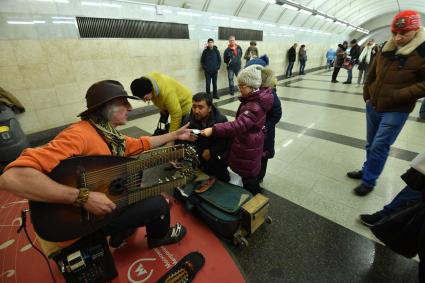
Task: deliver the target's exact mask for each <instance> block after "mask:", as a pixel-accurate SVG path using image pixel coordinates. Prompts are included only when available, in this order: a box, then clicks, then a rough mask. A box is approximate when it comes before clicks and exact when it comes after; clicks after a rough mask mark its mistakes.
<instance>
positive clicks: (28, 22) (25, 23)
mask: <svg viewBox="0 0 425 283" xmlns="http://www.w3.org/2000/svg"><path fill="white" fill-rule="evenodd" d="M7 23H8V24H9V25H33V24H34V22H33V21H7Z"/></svg>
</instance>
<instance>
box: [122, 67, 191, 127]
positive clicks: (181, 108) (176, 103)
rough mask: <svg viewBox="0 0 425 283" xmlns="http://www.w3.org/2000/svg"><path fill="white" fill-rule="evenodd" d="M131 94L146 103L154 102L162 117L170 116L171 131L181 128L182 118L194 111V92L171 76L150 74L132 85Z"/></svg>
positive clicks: (156, 73)
mask: <svg viewBox="0 0 425 283" xmlns="http://www.w3.org/2000/svg"><path fill="white" fill-rule="evenodd" d="M130 88H131V92H132V93H133V95H135V96H138V97H140V98H141V99H143V100H144V101H145V102H146V101H152V102H153V104H155V105H156V107H158V108H159V110H160V111H161V116H162V115H166V114H167V113H168V114H169V115H170V120H171V121H170V129H169V132H173V131H175V130H177V129H178V128H180V124H181V121H182V118H183V117H185V116H186V115H187V114H189V113H190V110H191V109H192V92H191V91H190V89H189V88H188V87H186V86H185V85H183V84H181V83H180V82H178V81H177V80H175V79H173V78H172V77H170V76H167V75H165V74H162V73H159V72H150V73H148V74H147V75H145V76H143V77H141V78H139V79H135V80H134V81H133V82H132V83H131V86H130Z"/></svg>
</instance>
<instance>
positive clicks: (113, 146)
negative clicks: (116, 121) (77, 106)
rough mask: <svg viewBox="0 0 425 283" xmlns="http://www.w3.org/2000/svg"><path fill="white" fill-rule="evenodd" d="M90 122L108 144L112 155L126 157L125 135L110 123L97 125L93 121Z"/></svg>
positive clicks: (103, 122)
mask: <svg viewBox="0 0 425 283" xmlns="http://www.w3.org/2000/svg"><path fill="white" fill-rule="evenodd" d="M90 122H91V124H92V125H93V126H94V127H95V128H96V131H97V132H98V133H99V135H101V136H102V137H103V139H104V140H105V142H106V143H107V144H108V146H109V149H110V150H111V152H112V155H117V156H125V137H124V135H123V134H121V133H120V132H118V131H117V130H116V129H115V128H114V127H112V126H111V124H110V123H109V122H105V121H101V122H99V123H95V122H94V121H93V120H90Z"/></svg>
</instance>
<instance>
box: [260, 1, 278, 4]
mask: <svg viewBox="0 0 425 283" xmlns="http://www.w3.org/2000/svg"><path fill="white" fill-rule="evenodd" d="M261 1H263V2H266V3H270V4H276V0H261Z"/></svg>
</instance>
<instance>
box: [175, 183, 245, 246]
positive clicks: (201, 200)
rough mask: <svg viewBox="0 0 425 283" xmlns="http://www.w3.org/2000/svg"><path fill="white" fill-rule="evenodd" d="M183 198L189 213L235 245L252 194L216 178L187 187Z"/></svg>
mask: <svg viewBox="0 0 425 283" xmlns="http://www.w3.org/2000/svg"><path fill="white" fill-rule="evenodd" d="M183 195H185V196H182V197H179V198H180V199H182V200H183V202H184V204H185V207H186V209H187V210H189V211H191V212H193V213H194V214H195V215H197V216H198V217H200V218H201V219H202V220H203V222H205V224H207V225H208V227H209V228H210V229H211V230H212V231H213V232H214V233H215V234H217V235H218V236H219V237H220V238H223V239H225V240H229V241H232V242H234V238H235V233H236V232H237V231H238V230H239V229H240V227H241V223H242V205H244V204H245V203H246V202H248V201H249V200H250V199H252V197H253V196H252V194H251V193H250V192H249V191H247V190H245V189H243V188H242V187H239V186H236V185H233V184H229V183H224V182H222V181H220V180H217V179H215V178H208V179H203V180H199V181H197V182H193V183H190V184H188V185H186V187H185V188H184V189H183Z"/></svg>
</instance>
